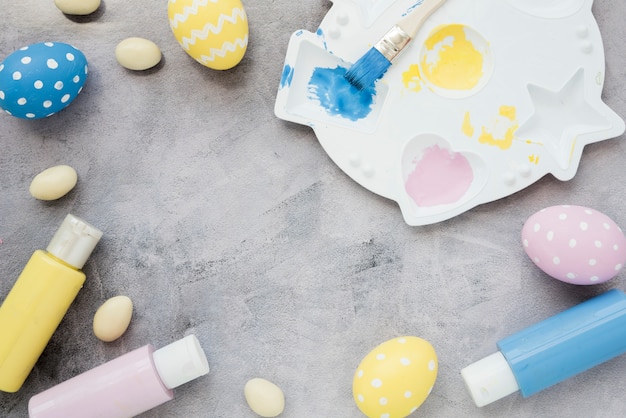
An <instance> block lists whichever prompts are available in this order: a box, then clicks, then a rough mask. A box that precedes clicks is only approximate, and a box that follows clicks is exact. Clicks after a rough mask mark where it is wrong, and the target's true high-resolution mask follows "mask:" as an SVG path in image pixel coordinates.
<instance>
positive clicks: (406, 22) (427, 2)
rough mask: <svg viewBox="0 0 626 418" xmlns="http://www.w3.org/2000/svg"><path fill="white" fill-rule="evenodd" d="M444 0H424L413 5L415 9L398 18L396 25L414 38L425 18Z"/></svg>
mask: <svg viewBox="0 0 626 418" xmlns="http://www.w3.org/2000/svg"><path fill="white" fill-rule="evenodd" d="M445 1H446V0H424V1H423V2H422V4H421V5H419V6H417V7H415V10H413V11H412V12H410V13H409V14H408V15H406V16H405V17H404V18H403V19H402V20H400V21H399V22H398V23H397V24H396V26H399V27H400V28H401V29H402V30H403V31H404V32H406V33H407V35H409V36H410V37H411V38H414V37H415V35H416V34H417V31H418V30H419V29H420V27H422V25H423V24H424V22H425V21H426V19H428V17H429V16H430V15H431V14H433V12H434V11H435V10H437V9H438V8H439V6H441V5H442V4H443V3H444V2H445Z"/></svg>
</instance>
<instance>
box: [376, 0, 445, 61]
mask: <svg viewBox="0 0 626 418" xmlns="http://www.w3.org/2000/svg"><path fill="white" fill-rule="evenodd" d="M444 1H446V0H424V1H423V2H422V3H421V4H420V5H419V6H415V9H414V10H413V11H412V12H410V13H409V14H407V15H406V16H405V17H404V18H402V19H401V20H400V21H398V23H396V24H395V25H394V27H393V28H391V30H390V31H389V32H387V33H386V34H385V36H383V37H382V38H381V39H380V40H379V41H378V42H377V43H376V44H375V45H374V48H375V49H376V50H378V52H380V53H381V54H382V56H383V57H385V58H386V59H387V60H388V61H389V62H393V61H394V60H395V59H396V58H397V57H398V55H400V53H401V52H402V50H403V49H404V47H406V46H407V44H408V43H409V42H411V40H412V39H413V38H414V37H415V35H416V34H417V31H418V30H419V28H420V27H421V26H422V25H423V24H424V22H425V21H426V19H428V17H429V16H430V15H431V14H432V13H433V12H434V11H435V10H437V9H438V8H439V6H441V5H442V4H443V2H444Z"/></svg>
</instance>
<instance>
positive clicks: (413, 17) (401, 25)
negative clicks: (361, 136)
mask: <svg viewBox="0 0 626 418" xmlns="http://www.w3.org/2000/svg"><path fill="white" fill-rule="evenodd" d="M444 1H445V0H423V1H422V2H421V3H418V4H416V5H415V6H414V7H415V8H414V9H413V10H412V11H411V12H409V14H407V15H406V16H405V17H403V18H402V19H401V20H400V21H399V22H398V23H396V24H395V26H394V27H393V28H391V30H390V31H389V32H387V33H386V34H385V36H383V37H382V38H381V39H380V40H379V41H378V42H377V43H376V44H375V45H374V46H373V47H372V48H370V50H369V51H367V53H366V54H365V55H363V56H362V57H361V58H359V60H358V61H357V62H355V63H354V64H353V65H352V67H351V68H350V69H349V70H348V71H347V72H346V74H345V76H344V77H345V78H346V80H348V82H349V83H350V84H352V85H353V86H354V87H356V88H357V89H359V90H364V89H366V88H367V87H370V86H371V85H373V84H374V83H375V82H376V80H378V79H379V78H381V77H382V76H383V75H384V74H385V72H386V71H387V69H388V68H389V67H390V66H391V64H392V63H393V61H394V60H395V59H396V58H398V55H400V53H401V52H402V51H403V50H404V49H405V47H406V46H407V45H408V44H409V42H411V40H412V39H413V38H414V37H415V35H416V34H417V31H418V30H419V28H420V27H421V26H422V24H423V23H424V22H425V21H426V19H428V17H429V16H430V15H431V14H432V13H433V12H434V11H435V10H437V9H438V8H439V6H441V4H442V3H443V2H444Z"/></svg>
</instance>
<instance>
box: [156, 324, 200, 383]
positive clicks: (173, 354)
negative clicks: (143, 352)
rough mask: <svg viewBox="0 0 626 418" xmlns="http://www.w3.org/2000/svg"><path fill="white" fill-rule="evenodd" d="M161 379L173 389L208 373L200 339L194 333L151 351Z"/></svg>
mask: <svg viewBox="0 0 626 418" xmlns="http://www.w3.org/2000/svg"><path fill="white" fill-rule="evenodd" d="M152 358H153V360H154V364H155V366H156V369H157V372H158V373H159V377H161V381H162V382H163V384H164V385H165V387H167V388H168V389H174V388H176V387H178V386H180V385H183V384H185V383H187V382H190V381H192V380H194V379H196V378H198V377H200V376H204V375H205V374H207V373H209V362H208V361H207V359H206V355H205V354H204V350H202V347H201V346H200V341H198V338H197V337H196V336H195V335H193V334H192V335H188V336H186V337H185V338H183V339H180V340H178V341H175V342H173V343H171V344H169V345H166V346H165V347H163V348H159V349H158V350H156V351H155V352H154V353H152Z"/></svg>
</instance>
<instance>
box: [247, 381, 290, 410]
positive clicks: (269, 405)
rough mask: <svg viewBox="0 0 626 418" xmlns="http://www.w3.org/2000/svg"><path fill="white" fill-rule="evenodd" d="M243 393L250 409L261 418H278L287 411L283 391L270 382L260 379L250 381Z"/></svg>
mask: <svg viewBox="0 0 626 418" xmlns="http://www.w3.org/2000/svg"><path fill="white" fill-rule="evenodd" d="M243 391H244V396H245V398H246V402H248V406H249V407H250V409H252V410H253V411H254V412H255V413H256V414H257V415H259V416H261V417H265V418H271V417H276V416H278V415H280V414H281V413H282V412H283V410H284V409H285V396H284V394H283V391H282V390H281V389H280V388H279V387H278V386H276V385H275V384H274V383H272V382H270V381H269V380H265V379H262V378H260V377H257V378H254V379H251V380H248V382H246V385H245V386H244V389H243Z"/></svg>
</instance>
